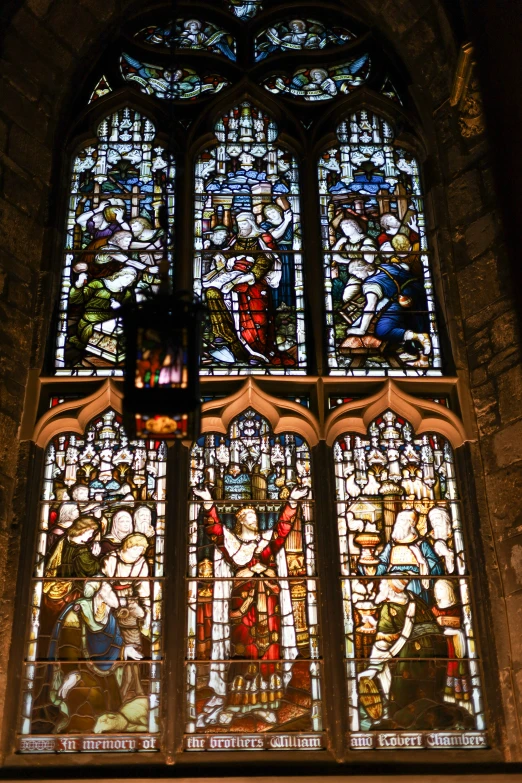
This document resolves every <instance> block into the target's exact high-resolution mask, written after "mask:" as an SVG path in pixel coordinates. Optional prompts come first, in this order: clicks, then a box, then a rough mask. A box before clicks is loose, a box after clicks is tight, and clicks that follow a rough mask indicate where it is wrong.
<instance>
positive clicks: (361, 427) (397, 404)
mask: <svg viewBox="0 0 522 783" xmlns="http://www.w3.org/2000/svg"><path fill="white" fill-rule="evenodd" d="M386 410H392V411H393V412H394V413H397V414H398V415H399V416H402V417H403V418H404V419H406V420H407V421H409V422H410V424H411V425H412V427H413V428H414V430H415V432H416V433H417V434H418V435H421V434H422V433H423V432H438V433H440V434H441V435H444V437H445V438H447V439H448V440H449V442H450V443H451V445H452V447H453V448H454V449H456V448H458V447H459V446H462V444H463V443H464V442H465V441H466V440H469V437H468V434H467V433H466V430H465V427H464V425H463V423H462V421H461V420H460V419H459V417H458V416H456V414H455V413H453V412H452V411H450V410H449V408H446V407H445V406H443V405H440V404H439V403H437V402H432V401H431V400H426V399H420V398H417V397H412V396H411V395H410V394H407V393H406V392H405V391H403V390H402V389H400V388H399V387H398V386H397V384H395V383H394V382H393V381H392V380H387V381H386V383H385V384H384V386H383V387H382V388H381V389H380V390H379V391H378V392H376V393H375V394H374V395H372V396H371V397H366V398H364V399H359V400H354V401H352V402H347V403H345V404H344V405H340V406H339V407H338V408H336V409H335V410H334V411H333V412H332V413H331V414H330V416H329V417H328V418H327V420H326V423H325V439H326V442H327V444H328V446H332V445H333V444H334V443H335V440H336V439H337V438H338V437H339V436H340V435H342V434H343V433H345V432H357V433H361V435H366V432H367V430H368V427H369V426H370V424H371V422H372V421H373V420H374V419H376V418H377V417H378V416H379V415H380V414H381V413H384V411H386Z"/></svg>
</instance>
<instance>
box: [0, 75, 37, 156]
mask: <svg viewBox="0 0 522 783" xmlns="http://www.w3.org/2000/svg"><path fill="white" fill-rule="evenodd" d="M0 94H1V95H2V104H1V107H0V111H2V112H3V114H4V115H5V116H6V117H7V118H9V119H10V120H12V121H13V122H14V123H15V124H16V125H19V126H20V127H21V128H23V129H24V130H25V131H27V132H28V133H30V134H31V136H33V137H34V138H35V139H36V138H37V139H40V141H41V140H42V138H44V139H45V137H46V133H47V128H48V125H49V119H48V117H46V115H45V114H44V113H43V112H42V111H40V108H39V106H38V104H37V103H35V102H31V100H30V99H29V98H27V97H26V96H24V95H22V94H21V93H20V92H18V90H17V89H15V88H14V87H13V86H12V85H11V84H9V82H7V81H6V80H5V78H3V79H1V81H0Z"/></svg>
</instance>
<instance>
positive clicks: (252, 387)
mask: <svg viewBox="0 0 522 783" xmlns="http://www.w3.org/2000/svg"><path fill="white" fill-rule="evenodd" d="M247 408H253V409H254V410H255V411H256V412H257V413H259V414H261V416H264V417H265V418H266V419H267V420H268V422H269V423H270V425H271V427H272V429H273V431H274V432H275V433H276V434H278V433H280V432H295V433H296V434H298V435H301V437H303V438H304V439H305V440H306V442H307V443H308V445H309V446H310V447H311V448H312V447H313V446H316V445H317V443H318V442H319V440H320V437H321V433H320V425H319V422H318V420H317V419H316V417H315V416H314V415H313V414H312V413H311V412H310V410H309V409H308V408H305V407H304V406H303V405H300V404H299V403H297V402H293V401H292V400H288V399H284V398H280V397H275V396H272V395H271V394H268V393H267V392H265V391H264V390H263V389H261V388H260V386H259V385H258V384H257V383H256V381H255V379H254V378H252V376H249V377H248V378H247V379H246V380H245V383H244V384H243V386H241V388H240V389H238V390H237V391H236V392H235V393H234V394H231V395H230V397H226V398H225V399H218V400H211V401H209V402H206V403H204V404H203V407H202V417H201V432H202V433H203V434H204V433H206V432H220V433H223V434H226V432H227V431H228V427H229V425H230V422H231V421H232V419H234V418H236V416H239V415H240V414H241V413H242V412H243V411H245V410H246V409H247Z"/></svg>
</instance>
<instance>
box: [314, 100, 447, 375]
mask: <svg viewBox="0 0 522 783" xmlns="http://www.w3.org/2000/svg"><path fill="white" fill-rule="evenodd" d="M337 137H338V141H339V145H338V146H336V147H332V148H330V149H328V150H326V151H325V152H324V153H323V155H322V156H321V159H320V162H319V192H320V210H321V227H322V243H323V250H324V276H325V302H326V319H327V320H326V327H327V340H328V366H329V371H330V374H331V375H340V376H343V375H345V376H360V375H367V376H378V375H388V376H409V377H416V376H430V375H432V376H435V375H440V374H441V366H442V363H441V354H440V344H439V336H438V327H437V319H436V308H435V294H434V290H433V282H432V274H431V269H430V264H431V258H430V253H429V250H428V241H427V236H426V217H425V213H424V206H423V194H422V187H421V181H420V174H419V166H418V163H417V160H416V159H415V157H414V156H413V155H412V154H411V153H410V152H409V151H407V150H405V149H402V148H400V147H397V146H395V145H394V132H393V130H392V128H391V126H390V125H389V124H388V122H386V121H385V120H383V119H382V118H380V117H378V116H377V115H375V114H372V113H371V112H369V111H367V110H361V111H359V112H356V113H354V114H352V115H351V117H350V118H349V119H348V120H346V121H345V122H343V123H341V125H339V127H338V128H337Z"/></svg>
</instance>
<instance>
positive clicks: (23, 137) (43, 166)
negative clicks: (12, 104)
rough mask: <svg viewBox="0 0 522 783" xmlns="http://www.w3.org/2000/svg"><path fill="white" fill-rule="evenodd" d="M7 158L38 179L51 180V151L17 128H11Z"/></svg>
mask: <svg viewBox="0 0 522 783" xmlns="http://www.w3.org/2000/svg"><path fill="white" fill-rule="evenodd" d="M7 151H8V154H9V156H10V157H11V158H12V159H13V160H14V161H15V162H16V163H18V165H19V166H21V167H22V168H23V169H25V171H27V172H29V173H30V174H33V175H35V176H37V177H40V179H42V180H43V181H44V182H49V180H50V178H51V162H52V156H51V151H50V149H49V148H48V147H46V146H45V145H44V144H41V143H40V142H39V141H37V140H36V139H34V138H33V137H32V136H30V135H29V134H28V133H26V132H25V131H23V130H21V129H19V128H12V130H11V133H10V135H9V146H8V148H7Z"/></svg>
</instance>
